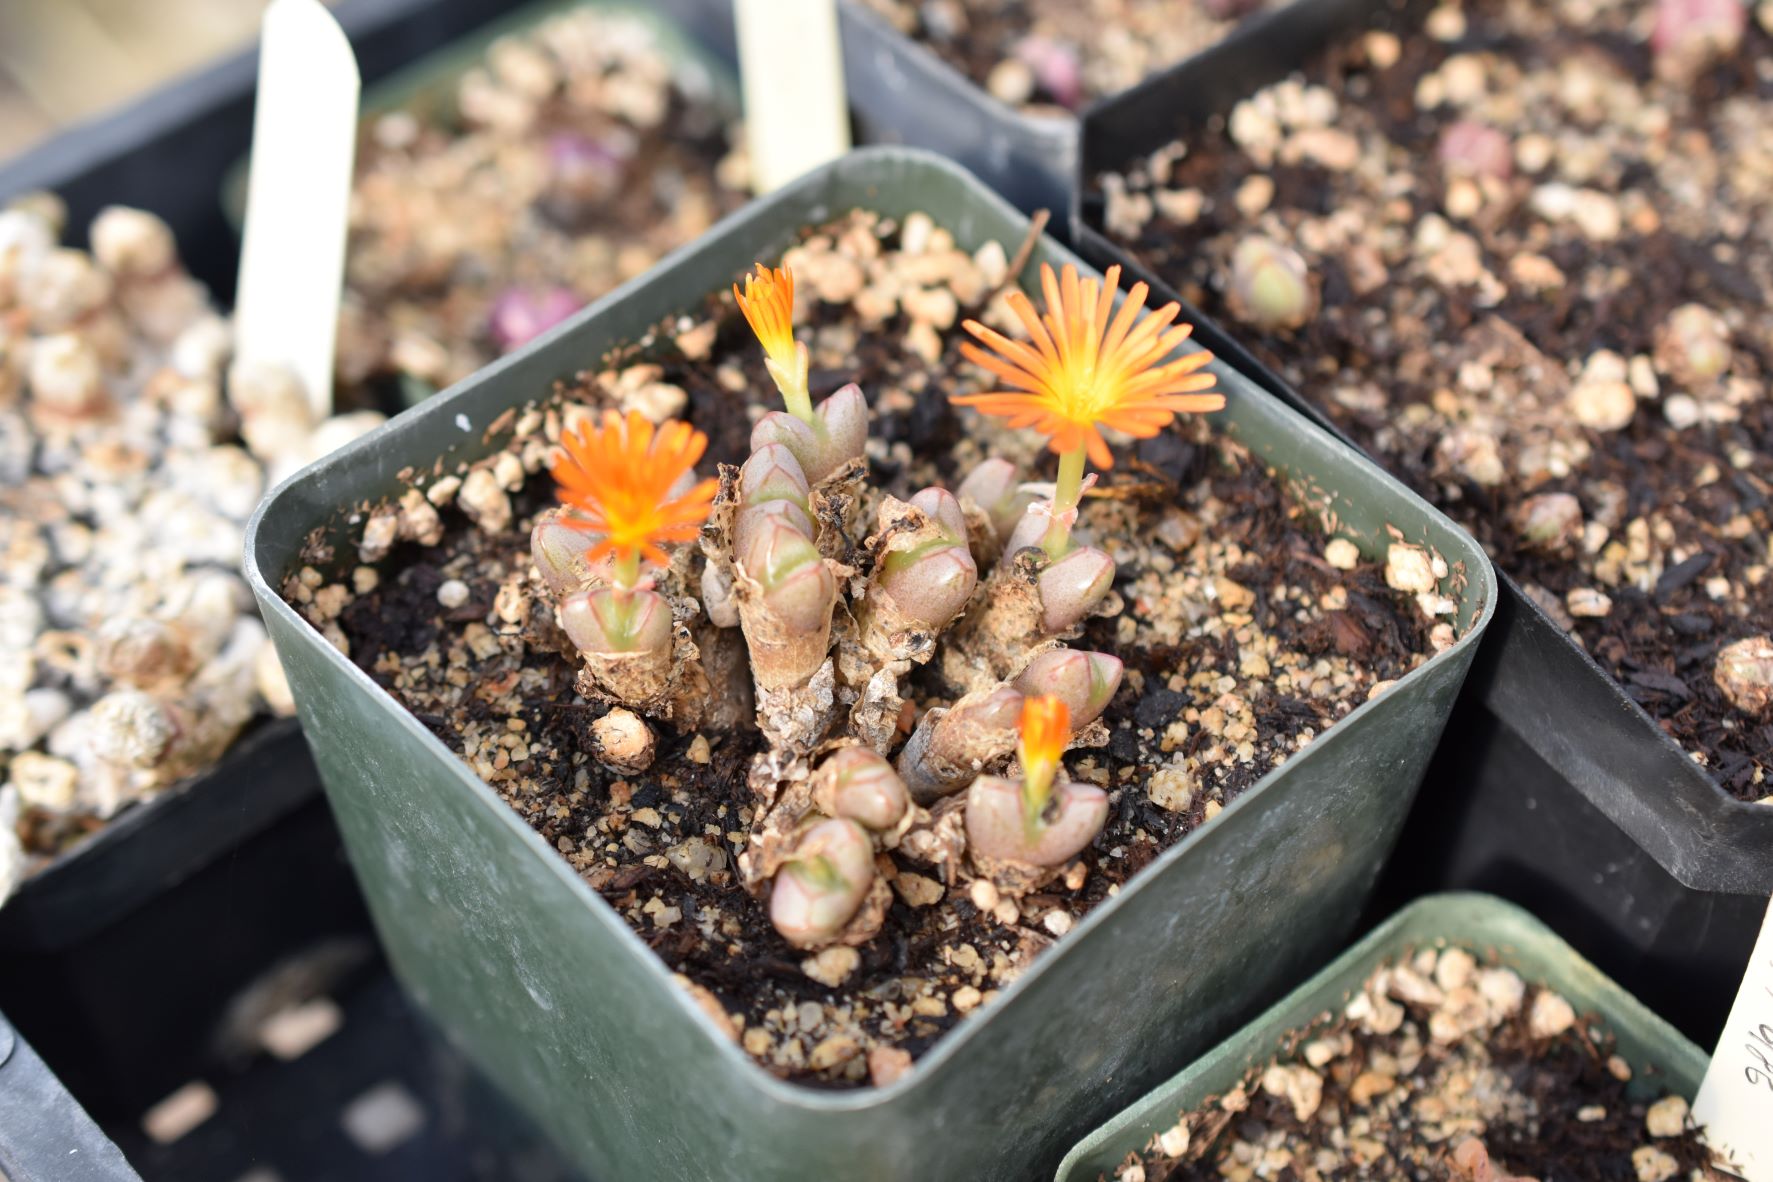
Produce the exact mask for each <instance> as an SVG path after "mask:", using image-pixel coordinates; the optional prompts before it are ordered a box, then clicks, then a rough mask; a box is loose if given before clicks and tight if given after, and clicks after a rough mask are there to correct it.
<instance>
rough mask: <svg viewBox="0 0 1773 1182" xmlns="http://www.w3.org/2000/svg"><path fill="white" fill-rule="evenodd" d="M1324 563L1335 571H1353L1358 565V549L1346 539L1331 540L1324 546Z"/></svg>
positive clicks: (1359, 556)
mask: <svg viewBox="0 0 1773 1182" xmlns="http://www.w3.org/2000/svg"><path fill="white" fill-rule="evenodd" d="M1324 561H1325V562H1327V563H1329V564H1330V565H1331V566H1333V567H1335V568H1336V569H1337V570H1353V569H1354V568H1355V567H1357V566H1359V565H1360V561H1361V552H1360V547H1358V546H1356V545H1355V544H1354V543H1353V542H1351V541H1349V540H1348V539H1347V538H1331V539H1330V541H1329V543H1328V544H1327V545H1325V546H1324Z"/></svg>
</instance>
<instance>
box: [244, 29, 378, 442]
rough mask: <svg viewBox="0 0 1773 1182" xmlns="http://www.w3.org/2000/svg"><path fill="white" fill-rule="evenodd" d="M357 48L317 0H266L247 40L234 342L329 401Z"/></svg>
mask: <svg viewBox="0 0 1773 1182" xmlns="http://www.w3.org/2000/svg"><path fill="white" fill-rule="evenodd" d="M359 88H360V81H359V78H358V73H357V59H356V57H355V56H354V55H353V54H352V53H351V43H350V42H349V41H348V40H346V39H345V33H344V30H342V29H340V28H339V25H338V22H337V21H335V20H333V18H332V16H331V14H329V13H328V12H327V11H326V9H325V8H323V7H321V5H320V0H271V4H270V6H269V7H268V8H266V9H265V24H264V31H263V34H262V39H261V41H260V48H259V88H258V99H257V105H256V106H255V108H254V110H253V120H252V176H251V179H250V180H249V181H248V183H247V190H246V231H245V234H244V241H243V242H242V244H241V250H240V291H239V295H238V298H237V300H236V302H235V310H234V322H235V329H234V331H235V353H236V355H237V356H238V357H239V358H240V360H242V361H247V362H271V363H278V364H282V365H286V366H288V367H289V368H290V369H292V370H293V371H294V372H295V373H296V375H297V376H298V377H300V378H301V380H302V384H303V386H304V387H305V388H306V389H307V391H308V397H309V398H310V399H311V400H312V402H313V404H314V415H315V417H316V418H324V417H326V416H327V415H329V414H331V413H332V368H333V342H334V338H335V336H336V335H337V333H338V325H339V289H340V286H341V285H342V284H343V282H344V276H345V234H346V230H347V221H346V219H347V217H348V214H349V207H350V201H351V166H352V163H353V161H354V158H355V156H356V153H357V96H358V90H359Z"/></svg>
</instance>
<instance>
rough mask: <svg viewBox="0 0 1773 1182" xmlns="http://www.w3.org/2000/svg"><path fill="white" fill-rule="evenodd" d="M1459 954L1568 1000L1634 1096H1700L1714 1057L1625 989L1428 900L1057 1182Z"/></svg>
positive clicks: (1135, 1108)
mask: <svg viewBox="0 0 1773 1182" xmlns="http://www.w3.org/2000/svg"><path fill="white" fill-rule="evenodd" d="M1444 946H1461V947H1468V948H1473V949H1476V950H1478V951H1493V952H1494V953H1495V954H1496V956H1497V959H1498V961H1499V962H1500V963H1501V964H1502V965H1503V966H1504V967H1507V968H1511V969H1514V970H1515V971H1516V972H1518V973H1520V974H1521V975H1522V976H1523V977H1525V978H1526V979H1527V980H1528V982H1529V984H1539V985H1544V986H1546V987H1548V988H1551V989H1554V990H1556V991H1557V992H1558V993H1561V994H1562V995H1563V996H1564V998H1565V1000H1567V1001H1569V1002H1570V1003H1571V1004H1572V1005H1573V1006H1574V1007H1575V1009H1576V1012H1577V1013H1578V1014H1580V1015H1582V1016H1584V1017H1588V1016H1590V1015H1593V1016H1596V1017H1598V1018H1600V1019H1601V1020H1602V1023H1603V1024H1604V1025H1605V1026H1606V1028H1607V1029H1608V1030H1609V1031H1611V1032H1612V1033H1613V1035H1614V1036H1615V1037H1616V1039H1617V1040H1618V1049H1619V1053H1620V1054H1622V1055H1623V1056H1624V1057H1625V1058H1626V1059H1627V1060H1628V1061H1629V1062H1631V1064H1632V1065H1633V1067H1634V1068H1636V1069H1637V1070H1634V1072H1633V1086H1634V1088H1635V1087H1639V1086H1640V1085H1646V1083H1647V1081H1646V1074H1645V1072H1644V1071H1643V1070H1642V1068H1643V1067H1644V1066H1645V1065H1647V1064H1650V1065H1654V1066H1655V1067H1656V1068H1657V1069H1658V1074H1657V1076H1656V1077H1655V1078H1656V1079H1658V1080H1660V1081H1663V1082H1665V1083H1667V1084H1669V1085H1671V1086H1672V1088H1673V1089H1674V1090H1676V1091H1679V1092H1681V1093H1682V1094H1683V1095H1684V1096H1686V1097H1687V1098H1688V1099H1691V1098H1692V1096H1693V1094H1694V1092H1696V1091H1697V1090H1698V1088H1699V1081H1700V1079H1701V1078H1702V1077H1703V1076H1704V1075H1705V1067H1706V1063H1707V1061H1708V1056H1707V1055H1706V1054H1705V1052H1704V1051H1702V1050H1700V1049H1699V1048H1698V1047H1696V1046H1694V1045H1693V1043H1691V1042H1690V1041H1688V1039H1687V1038H1686V1036H1684V1035H1683V1034H1681V1032H1680V1031H1678V1030H1676V1029H1675V1028H1674V1027H1673V1026H1670V1025H1669V1024H1668V1023H1667V1022H1665V1021H1663V1020H1662V1019H1661V1018H1660V1017H1658V1016H1657V1015H1656V1014H1655V1013H1653V1012H1652V1011H1651V1010H1650V1009H1649V1007H1647V1006H1645V1005H1644V1004H1643V1003H1642V1002H1640V1001H1638V999H1637V998H1635V997H1633V996H1632V995H1631V994H1629V993H1627V992H1626V991H1625V990H1624V989H1622V988H1620V987H1619V985H1617V984H1616V983H1615V982H1613V981H1612V980H1611V979H1610V978H1608V977H1607V976H1606V975H1605V974H1603V973H1602V972H1601V971H1600V970H1599V969H1597V968H1595V967H1594V965H1592V964H1590V963H1589V962H1588V961H1587V960H1585V959H1583V957H1582V956H1581V954H1579V953H1578V952H1577V951H1576V950H1575V949H1574V948H1572V947H1570V946H1569V945H1568V944H1567V943H1565V942H1564V940H1563V939H1562V938H1561V937H1559V936H1558V935H1557V933H1555V932H1553V931H1552V930H1551V929H1550V928H1548V927H1546V926H1545V925H1544V924H1543V923H1541V922H1539V920H1538V919H1536V918H1535V917H1534V916H1533V915H1532V914H1530V913H1529V912H1526V911H1523V910H1522V909H1521V908H1519V907H1516V906H1515V905H1514V904H1512V903H1507V902H1504V901H1503V900H1501V899H1498V898H1496V897H1494V896H1492V895H1483V894H1475V893H1467V892H1457V893H1449V894H1442V895H1429V896H1427V897H1425V898H1422V899H1418V900H1416V901H1415V902H1414V903H1411V904H1410V905H1409V906H1407V907H1405V908H1404V909H1403V910H1402V911H1399V912H1398V913H1397V914H1396V915H1394V916H1392V917H1391V918H1390V919H1388V920H1386V921H1385V922H1384V923H1383V924H1380V925H1379V927H1377V928H1375V929H1374V930H1373V931H1372V932H1371V933H1369V934H1368V935H1367V936H1366V937H1365V938H1363V939H1362V940H1361V941H1360V942H1359V943H1357V944H1355V945H1354V946H1353V947H1351V948H1349V949H1348V951H1346V952H1344V953H1343V954H1342V955H1341V956H1339V957H1337V958H1336V959H1335V961H1334V962H1332V963H1331V964H1330V965H1328V966H1327V967H1325V968H1324V969H1323V970H1322V971H1320V972H1318V973H1317V974H1316V975H1315V976H1313V977H1312V978H1311V979H1310V980H1309V981H1307V982H1305V983H1304V984H1303V985H1301V986H1299V987H1298V988H1297V989H1295V990H1293V992H1291V993H1289V994H1288V995H1287V996H1286V997H1284V998H1282V999H1281V1000H1280V1001H1278V1002H1276V1003H1275V1004H1274V1005H1273V1006H1271V1007H1269V1009H1268V1010H1267V1011H1265V1012H1264V1013H1263V1014H1262V1016H1261V1017H1259V1018H1256V1019H1255V1020H1254V1021H1252V1022H1250V1023H1249V1024H1248V1025H1247V1026H1245V1027H1244V1028H1243V1029H1242V1030H1239V1031H1238V1032H1237V1033H1236V1034H1234V1035H1232V1036H1231V1037H1230V1038H1228V1039H1226V1040H1225V1041H1224V1042H1222V1043H1220V1044H1219V1045H1218V1046H1216V1047H1214V1048H1213V1049H1212V1050H1210V1051H1208V1052H1207V1053H1206V1054H1204V1055H1202V1056H1201V1057H1200V1058H1199V1059H1196V1060H1195V1061H1194V1062H1193V1063H1191V1064H1189V1065H1188V1066H1187V1067H1186V1068H1184V1069H1183V1070H1182V1071H1181V1072H1180V1073H1178V1074H1177V1075H1175V1076H1174V1077H1172V1078H1171V1079H1169V1080H1168V1081H1166V1082H1165V1083H1163V1084H1160V1085H1159V1086H1158V1087H1156V1088H1153V1089H1152V1090H1151V1091H1150V1092H1149V1093H1147V1094H1146V1095H1145V1096H1144V1097H1143V1098H1142V1099H1140V1100H1138V1101H1137V1102H1135V1103H1133V1104H1132V1105H1130V1106H1128V1107H1127V1108H1126V1109H1125V1110H1124V1111H1122V1112H1121V1113H1120V1114H1119V1115H1118V1116H1116V1117H1114V1118H1113V1119H1112V1120H1110V1121H1108V1122H1107V1123H1105V1124H1104V1125H1102V1127H1100V1128H1099V1129H1097V1130H1096V1131H1095V1132H1094V1133H1091V1134H1090V1135H1089V1136H1088V1137H1086V1138H1084V1140H1083V1141H1081V1142H1079V1143H1078V1145H1077V1147H1076V1148H1074V1149H1073V1150H1072V1151H1071V1152H1070V1153H1069V1154H1067V1155H1066V1157H1065V1160H1064V1161H1063V1162H1062V1163H1060V1166H1059V1171H1058V1173H1057V1174H1056V1175H1055V1176H1054V1177H1055V1182H1096V1178H1097V1176H1098V1175H1100V1174H1102V1173H1111V1172H1112V1171H1113V1169H1114V1167H1115V1166H1117V1165H1119V1164H1120V1162H1121V1161H1123V1160H1124V1159H1125V1157H1126V1155H1127V1153H1128V1152H1130V1151H1133V1150H1137V1149H1140V1148H1142V1147H1143V1146H1145V1145H1146V1144H1148V1143H1149V1142H1150V1140H1151V1138H1152V1137H1154V1136H1156V1135H1157V1134H1158V1133H1161V1132H1163V1131H1164V1130H1165V1129H1168V1128H1170V1127H1171V1126H1173V1125H1174V1124H1175V1123H1176V1118H1177V1116H1178V1114H1179V1113H1182V1112H1187V1111H1189V1110H1191V1109H1193V1108H1195V1107H1197V1106H1198V1105H1199V1104H1200V1103H1201V1102H1202V1101H1203V1100H1205V1099H1206V1098H1207V1096H1208V1095H1212V1094H1222V1093H1224V1092H1225V1091H1227V1090H1228V1089H1230V1088H1232V1087H1234V1086H1235V1085H1236V1084H1237V1083H1238V1082H1239V1081H1240V1080H1242V1079H1243V1077H1244V1075H1245V1074H1246V1073H1247V1072H1248V1071H1249V1070H1250V1069H1251V1068H1252V1067H1256V1066H1259V1065H1261V1064H1263V1063H1266V1062H1268V1061H1269V1060H1270V1059H1272V1058H1273V1057H1274V1056H1275V1055H1276V1054H1277V1053H1279V1052H1280V1051H1281V1050H1282V1049H1283V1043H1284V1042H1285V1040H1286V1037H1287V1035H1289V1034H1291V1033H1292V1032H1294V1031H1297V1030H1300V1029H1303V1028H1305V1027H1308V1026H1311V1025H1313V1024H1314V1023H1315V1022H1317V1021H1318V1020H1319V1019H1321V1018H1322V1017H1324V1016H1325V1015H1326V1014H1327V1013H1329V1012H1340V1011H1341V1009H1342V1007H1343V1006H1344V1005H1345V1004H1346V1003H1347V1002H1348V1000H1349V999H1350V998H1351V997H1353V996H1354V994H1355V992H1356V991H1358V990H1359V989H1360V987H1361V986H1362V985H1363V984H1364V983H1365V982H1366V979H1367V978H1368V977H1369V976H1370V975H1371V974H1372V972H1373V970H1375V969H1377V968H1378V967H1379V966H1380V964H1381V963H1383V962H1385V961H1389V960H1396V959H1398V958H1399V957H1401V956H1403V955H1406V954H1407V953H1409V952H1410V951H1411V950H1414V949H1421V948H1428V947H1444Z"/></svg>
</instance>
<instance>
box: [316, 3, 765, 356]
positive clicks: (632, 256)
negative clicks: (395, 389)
mask: <svg viewBox="0 0 1773 1182" xmlns="http://www.w3.org/2000/svg"><path fill="white" fill-rule="evenodd" d="M664 37H665V34H664V33H663V32H662V31H661V25H660V22H659V20H658V19H657V18H654V17H649V16H645V15H642V14H639V13H637V12H636V11H633V10H627V9H622V8H607V9H604V8H591V7H588V8H579V9H574V10H572V11H568V12H564V13H561V14H558V15H556V16H552V17H549V18H547V19H545V20H543V21H541V22H539V23H538V24H537V25H536V26H535V27H534V28H532V29H529V30H526V31H523V32H519V33H512V34H507V35H506V36H503V37H501V38H499V39H498V40H496V41H494V42H493V43H492V45H491V46H490V47H489V48H488V49H487V50H486V52H485V53H484V54H483V55H481V56H480V58H479V59H478V60H476V61H475V62H474V64H473V65H472V66H471V67H470V68H468V69H467V70H465V71H464V72H463V74H462V76H461V78H460V80H459V81H458V82H456V83H455V84H454V86H453V89H449V90H448V91H447V93H445V88H443V87H441V86H437V87H433V88H432V89H431V90H429V91H425V90H421V92H420V93H419V94H418V95H417V96H416V97H415V98H414V99H413V100H412V101H409V102H407V103H404V104H402V105H401V106H399V107H398V108H396V109H394V110H392V111H389V112H387V113H385V114H380V115H377V116H375V117H373V118H371V119H369V120H368V121H367V122H366V124H365V128H364V133H363V137H362V142H361V144H360V146H359V150H358V160H357V177H356V181H355V186H354V192H353V200H352V205H351V229H350V234H351V237H350V248H349V253H348V255H347V260H346V279H345V286H346V298H345V304H344V311H343V316H342V319H341V321H340V337H339V357H338V370H339V375H340V380H341V381H343V382H345V383H347V384H350V385H357V384H361V383H376V382H386V381H388V380H391V379H393V378H395V377H398V376H401V375H404V376H405V377H406V378H407V379H409V380H416V381H417V382H419V383H421V387H420V388H421V389H423V388H426V387H428V388H431V389H440V388H442V387H444V386H447V385H450V384H451V383H454V382H457V381H460V380H461V379H462V378H465V377H467V376H468V375H469V374H471V373H473V372H475V371H476V370H478V369H480V368H481V367H482V366H484V365H485V364H486V363H487V362H488V361H491V360H492V359H493V358H495V357H498V356H500V355H501V354H503V353H505V352H508V351H509V350H511V349H514V348H516V347H517V346H518V345H521V344H523V343H524V342H526V341H528V340H530V339H531V338H532V337H534V336H536V335H537V334H538V333H540V332H542V331H543V330H545V329H548V328H550V327H552V326H553V325H555V324H557V323H559V322H560V321H562V320H564V319H566V318H567V317H568V316H570V315H572V313H574V312H576V311H577V310H578V309H579V308H581V307H583V306H584V305H585V304H587V303H590V302H591V301H592V300H594V299H596V298H597V297H598V296H601V295H603V294H604V293H605V292H607V291H609V290H611V289H612V288H614V287H616V286H617V285H618V284H620V283H621V282H623V281H624V280H627V279H631V278H633V277H634V276H636V275H638V274H640V273H641V272H643V271H645V270H647V269H648V268H649V267H651V266H652V265H653V264H654V263H656V262H658V261H659V259H660V258H661V257H663V256H664V255H665V254H666V253H667V252H668V251H670V250H671V249H673V248H674V247H677V246H681V245H682V244H683V243H685V242H689V241H691V240H692V239H694V238H697V237H699V236H700V235H701V234H702V233H703V232H705V231H706V230H707V229H708V228H709V227H710V226H712V225H713V224H714V223H715V221H717V220H718V219H719V218H720V217H722V216H723V215H725V214H727V213H730V212H732V211H733V210H734V209H737V208H738V207H739V206H740V205H741V204H743V203H744V200H745V197H746V193H747V185H746V165H745V160H744V155H743V153H742V152H740V151H735V150H734V147H733V145H734V144H736V143H737V142H738V137H737V136H736V135H735V134H734V128H733V125H732V123H731V122H730V121H731V119H732V117H733V115H732V111H731V110H730V107H729V105H728V104H727V103H726V102H724V101H723V100H722V98H721V96H720V94H719V92H718V91H717V89H716V86H715V82H714V80H713V78H712V77H711V76H710V75H709V73H708V71H707V70H706V69H705V68H704V67H703V66H702V65H701V64H700V63H699V62H697V61H694V60H692V59H690V58H687V57H686V56H685V52H684V51H683V50H682V49H681V48H679V47H677V46H675V45H674V44H668V43H667V42H666V41H665V40H664Z"/></svg>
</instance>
